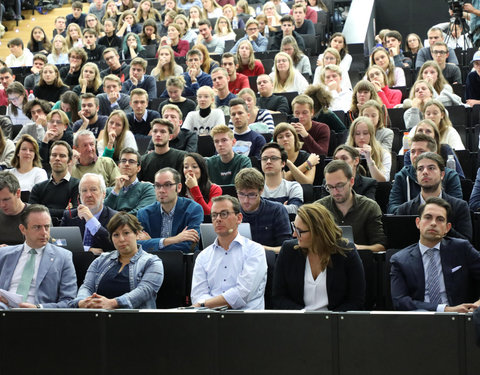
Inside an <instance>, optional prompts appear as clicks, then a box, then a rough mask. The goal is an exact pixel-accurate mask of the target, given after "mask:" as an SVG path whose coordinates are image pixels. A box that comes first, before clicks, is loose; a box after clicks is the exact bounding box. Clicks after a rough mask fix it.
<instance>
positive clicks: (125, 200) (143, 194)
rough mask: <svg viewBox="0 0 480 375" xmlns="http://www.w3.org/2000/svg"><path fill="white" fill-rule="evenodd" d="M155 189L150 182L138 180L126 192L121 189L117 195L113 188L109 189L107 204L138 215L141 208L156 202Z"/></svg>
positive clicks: (115, 208)
mask: <svg viewBox="0 0 480 375" xmlns="http://www.w3.org/2000/svg"><path fill="white" fill-rule="evenodd" d="M156 201H157V198H156V196H155V189H154V188H153V185H152V184H150V183H148V182H137V183H136V184H135V185H133V186H132V187H131V188H130V189H128V190H127V191H126V192H124V191H123V190H120V193H119V194H118V195H115V193H114V191H113V188H108V189H107V197H106V198H105V201H104V203H105V206H108V207H110V208H112V209H114V210H117V211H126V212H128V213H129V214H132V215H136V214H137V211H138V210H139V209H140V208H143V207H146V206H148V205H150V204H152V203H155V202H156Z"/></svg>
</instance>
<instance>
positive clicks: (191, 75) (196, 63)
mask: <svg viewBox="0 0 480 375" xmlns="http://www.w3.org/2000/svg"><path fill="white" fill-rule="evenodd" d="M202 62H203V55H202V53H201V52H200V51H198V50H195V49H191V50H190V51H188V52H187V56H186V63H187V70H186V71H185V72H184V73H183V78H185V88H184V89H183V93H182V96H196V95H197V90H198V89H199V88H200V87H201V86H210V87H212V85H213V83H212V78H211V77H210V75H209V74H207V73H205V72H204V71H202V69H201V66H202ZM167 96H168V94H167V90H165V91H164V92H163V94H162V97H167Z"/></svg>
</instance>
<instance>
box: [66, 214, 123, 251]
mask: <svg viewBox="0 0 480 375" xmlns="http://www.w3.org/2000/svg"><path fill="white" fill-rule="evenodd" d="M116 213H117V211H115V210H112V209H111V208H110V207H107V206H105V205H104V206H103V210H102V213H101V214H100V218H99V220H98V221H99V222H100V224H102V226H101V227H100V229H99V230H98V231H97V233H96V234H95V236H93V239H92V246H91V247H97V248H99V249H102V250H103V251H112V250H115V246H113V243H112V241H110V235H109V233H108V230H107V224H108V222H109V221H110V219H111V218H112V217H113V215H115V214H116ZM60 225H61V226H62V227H79V228H80V232H81V233H82V238H83V236H84V233H85V220H83V219H82V218H80V217H78V213H77V209H74V210H72V213H71V214H70V212H69V211H68V210H67V211H65V212H64V214H63V218H62V223H61V224H60Z"/></svg>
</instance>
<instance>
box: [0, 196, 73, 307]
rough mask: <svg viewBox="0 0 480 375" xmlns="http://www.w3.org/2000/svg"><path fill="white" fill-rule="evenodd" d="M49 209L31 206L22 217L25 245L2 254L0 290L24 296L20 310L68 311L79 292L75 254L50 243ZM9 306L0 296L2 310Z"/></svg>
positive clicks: (3, 250)
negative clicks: (63, 309) (52, 309)
mask: <svg viewBox="0 0 480 375" xmlns="http://www.w3.org/2000/svg"><path fill="white" fill-rule="evenodd" d="M50 226H51V217H50V213H49V211H48V208H47V207H45V206H42V205H39V204H32V205H30V206H28V207H27V208H26V209H25V211H24V212H23V213H22V215H21V218H20V225H19V227H20V231H21V232H22V234H23V236H24V237H25V242H24V243H23V244H21V245H17V246H8V247H5V248H3V249H2V251H1V252H0V289H4V290H7V291H9V292H11V293H17V294H19V295H21V296H22V302H21V303H20V305H19V307H24V308H35V307H37V308H41V307H43V308H66V307H67V306H68V302H69V301H70V300H72V299H73V298H75V296H76V293H77V277H76V275H75V268H74V266H73V262H72V253H71V252H70V251H68V250H65V249H63V248H61V247H58V246H55V245H52V244H50V243H49V242H48V240H49V238H50ZM4 305H8V302H7V300H6V299H5V298H4V297H1V296H0V308H2V307H3V308H5V306H4Z"/></svg>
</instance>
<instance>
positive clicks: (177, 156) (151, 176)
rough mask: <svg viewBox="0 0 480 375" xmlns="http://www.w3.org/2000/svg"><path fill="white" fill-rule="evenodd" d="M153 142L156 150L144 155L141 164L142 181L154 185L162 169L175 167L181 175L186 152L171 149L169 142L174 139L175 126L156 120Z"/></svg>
mask: <svg viewBox="0 0 480 375" xmlns="http://www.w3.org/2000/svg"><path fill="white" fill-rule="evenodd" d="M151 126H152V141H153V144H154V145H155V150H154V151H153V152H150V153H149V154H146V155H143V157H142V160H141V162H140V165H141V169H140V172H138V179H139V180H140V181H150V182H152V183H154V182H155V181H154V180H155V173H156V172H157V171H158V170H159V169H162V168H166V167H174V168H175V169H176V170H177V171H178V172H179V173H181V172H182V170H183V157H184V155H185V152H184V151H181V150H177V149H175V148H170V146H169V142H170V139H171V138H172V137H173V130H174V126H173V124H172V123H171V122H170V121H168V120H165V119H160V118H159V119H155V120H153V121H152V123H151Z"/></svg>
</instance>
